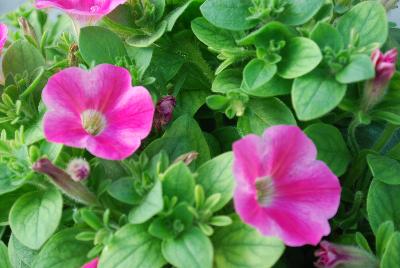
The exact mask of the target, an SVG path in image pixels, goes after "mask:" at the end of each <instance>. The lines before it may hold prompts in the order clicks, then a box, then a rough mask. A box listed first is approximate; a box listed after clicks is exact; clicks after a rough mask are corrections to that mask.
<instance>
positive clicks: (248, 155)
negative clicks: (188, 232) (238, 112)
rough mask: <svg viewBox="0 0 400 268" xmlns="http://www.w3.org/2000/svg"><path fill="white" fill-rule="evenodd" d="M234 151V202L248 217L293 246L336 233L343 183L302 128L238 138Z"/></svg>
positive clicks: (276, 128)
mask: <svg viewBox="0 0 400 268" xmlns="http://www.w3.org/2000/svg"><path fill="white" fill-rule="evenodd" d="M233 153H234V165H233V171H234V175H235V178H236V182H237V183H236V190H235V194H234V204H235V209H236V212H237V213H238V214H239V216H240V217H241V219H242V220H243V221H244V222H245V223H247V224H249V225H252V226H253V227H255V228H256V229H258V230H259V231H260V232H261V233H262V234H263V235H267V236H276V237H279V238H280V239H282V240H283V241H284V243H285V244H286V245H288V246H302V245H305V244H311V245H317V244H318V243H319V241H320V240H321V238H322V237H323V236H324V235H328V234H329V233H330V226H329V222H328V219H330V218H332V217H333V216H334V215H335V214H336V212H337V210H338V207H339V202H340V192H341V188H340V184H339V181H338V178H337V177H336V176H335V175H334V174H333V173H332V172H331V171H330V169H329V168H328V167H327V166H326V164H325V163H323V162H321V161H318V160H316V156H317V151H316V148H315V146H314V144H313V142H312V141H311V140H310V139H309V138H308V137H307V136H306V135H305V134H304V133H303V132H302V131H301V129H299V128H298V127H296V126H273V127H270V128H268V129H267V130H266V131H265V133H264V135H263V136H262V137H259V136H256V135H248V136H246V137H244V138H242V139H241V140H239V141H237V142H235V143H234V144H233Z"/></svg>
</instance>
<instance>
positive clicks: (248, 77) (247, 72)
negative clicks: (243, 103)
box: [242, 59, 277, 91]
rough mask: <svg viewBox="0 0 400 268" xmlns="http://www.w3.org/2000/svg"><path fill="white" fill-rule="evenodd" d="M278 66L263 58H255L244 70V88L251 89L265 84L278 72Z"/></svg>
mask: <svg viewBox="0 0 400 268" xmlns="http://www.w3.org/2000/svg"><path fill="white" fill-rule="evenodd" d="M276 71H277V67H276V65H275V64H270V63H268V62H266V61H264V60H261V59H253V60H252V61H250V62H249V63H248V64H247V65H246V67H245V68H244V70H243V83H242V88H247V89H248V90H250V91H254V90H257V89H258V88H260V87H263V86H265V85H266V84H267V83H268V82H269V81H270V80H271V79H272V77H274V75H275V74H276Z"/></svg>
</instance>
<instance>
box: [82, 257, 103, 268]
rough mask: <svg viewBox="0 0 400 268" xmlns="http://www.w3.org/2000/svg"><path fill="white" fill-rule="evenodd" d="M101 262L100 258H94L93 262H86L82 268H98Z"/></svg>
mask: <svg viewBox="0 0 400 268" xmlns="http://www.w3.org/2000/svg"><path fill="white" fill-rule="evenodd" d="M98 264H99V258H96V259H94V260H92V261H91V262H88V263H86V264H85V265H84V266H82V268H97V265H98Z"/></svg>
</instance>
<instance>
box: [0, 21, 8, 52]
mask: <svg viewBox="0 0 400 268" xmlns="http://www.w3.org/2000/svg"><path fill="white" fill-rule="evenodd" d="M7 34H8V28H7V26H6V25H5V24H3V23H0V54H1V51H2V50H3V47H4V45H5V44H6V42H7Z"/></svg>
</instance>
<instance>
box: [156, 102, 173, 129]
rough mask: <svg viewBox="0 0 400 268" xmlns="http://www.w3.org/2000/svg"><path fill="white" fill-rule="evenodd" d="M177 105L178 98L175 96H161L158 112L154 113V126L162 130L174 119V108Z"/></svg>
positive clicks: (157, 107)
mask: <svg viewBox="0 0 400 268" xmlns="http://www.w3.org/2000/svg"><path fill="white" fill-rule="evenodd" d="M175 106H176V99H175V97H174V96H169V95H168V96H165V97H163V98H161V99H160V100H159V101H158V102H157V105H156V112H155V115H154V127H155V128H156V129H157V130H160V129H161V127H163V126H165V125H166V124H168V123H169V122H170V121H171V120H172V116H173V112H174V108H175Z"/></svg>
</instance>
